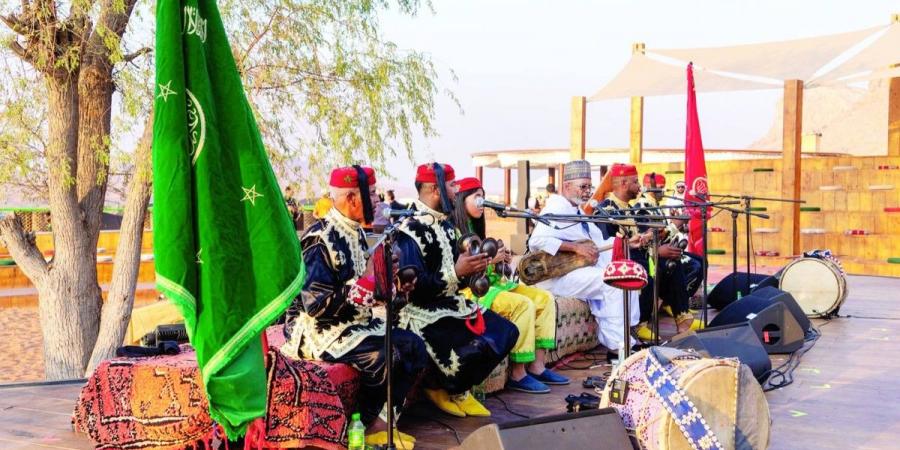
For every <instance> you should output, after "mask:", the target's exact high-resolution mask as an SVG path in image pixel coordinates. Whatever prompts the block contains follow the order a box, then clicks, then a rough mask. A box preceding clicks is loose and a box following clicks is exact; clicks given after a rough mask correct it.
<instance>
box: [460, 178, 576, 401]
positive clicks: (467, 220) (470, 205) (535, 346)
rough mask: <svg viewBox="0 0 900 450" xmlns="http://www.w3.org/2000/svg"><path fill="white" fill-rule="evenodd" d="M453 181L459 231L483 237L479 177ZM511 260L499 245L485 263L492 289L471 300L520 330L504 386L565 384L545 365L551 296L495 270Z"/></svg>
mask: <svg viewBox="0 0 900 450" xmlns="http://www.w3.org/2000/svg"><path fill="white" fill-rule="evenodd" d="M458 186H459V192H458V193H457V194H456V210H455V211H454V222H455V223H456V226H457V228H459V230H460V232H461V233H462V234H463V235H466V234H469V233H475V234H477V235H478V237H479V238H481V239H482V240H484V239H485V238H486V236H485V226H484V225H485V224H484V206H482V205H480V204H479V203H478V201H477V200H478V199H484V189H483V188H482V186H481V181H479V180H478V179H477V178H463V179H461V180H459V184H458ZM511 262H512V254H511V253H510V252H509V248H508V247H505V246H504V247H501V248H500V250H499V251H498V252H497V256H496V257H494V260H493V261H491V262H490V265H488V278H489V279H490V280H491V288H490V290H489V291H488V293H487V294H486V295H485V296H484V297H481V298H478V299H476V301H477V302H478V304H479V305H481V307H482V308H485V309H489V310H491V311H494V312H495V313H497V314H500V315H501V316H503V317H504V318H505V319H507V320H509V321H511V322H512V323H514V324H516V328H518V329H519V339H518V340H517V341H516V345H515V346H514V347H513V349H512V353H510V355H509V359H510V361H512V373H511V374H510V377H509V380H508V381H507V383H506V388H507V389H512V390H516V391H521V392H527V393H532V394H540V393H547V392H550V388H549V387H547V385H548V384H549V385H564V384H569V379H568V378H566V377H564V376H562V375H559V374H557V373H555V372H553V371H552V370H550V369H547V368H545V364H546V354H547V350H548V349H553V348H556V301H555V300H554V299H553V295H552V294H551V293H550V292H547V291H545V290H543V289H538V288H534V287H531V286H526V285H524V284H522V283H516V282H514V281H509V280H507V279H506V278H505V277H504V276H503V275H502V274H500V273H498V272H497V270H495V269H496V268H497V266H498V265H499V264H510V263H511ZM463 293H464V294H465V295H466V297H468V298H469V299H471V298H472V291H471V290H470V289H468V288H467V289H464V290H463ZM526 365H527V366H528V367H527V369H526Z"/></svg>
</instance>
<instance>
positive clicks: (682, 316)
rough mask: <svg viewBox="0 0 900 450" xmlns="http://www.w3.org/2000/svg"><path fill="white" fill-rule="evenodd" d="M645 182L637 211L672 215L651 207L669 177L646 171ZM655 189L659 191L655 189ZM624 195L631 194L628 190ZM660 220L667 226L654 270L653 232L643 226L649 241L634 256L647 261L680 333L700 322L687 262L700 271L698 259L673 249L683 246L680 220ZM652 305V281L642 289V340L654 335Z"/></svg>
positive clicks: (693, 327) (639, 214) (667, 211)
mask: <svg viewBox="0 0 900 450" xmlns="http://www.w3.org/2000/svg"><path fill="white" fill-rule="evenodd" d="M613 183H615V181H613ZM643 185H644V187H645V188H647V189H649V190H648V191H647V192H643V193H641V194H640V195H639V196H638V197H637V198H635V199H634V200H633V201H632V205H633V206H635V207H637V208H641V209H640V210H638V211H636V212H635V214H636V215H638V216H641V215H651V214H652V215H672V213H671V211H670V210H668V209H652V208H656V207H657V206H658V205H659V202H660V200H661V199H662V192H664V190H665V187H666V178H665V177H664V176H663V175H662V174H646V175H645V176H644V182H643ZM654 189H658V190H659V191H654ZM614 192H615V191H614ZM623 195H624V196H628V195H627V194H623ZM676 212H677V210H676ZM659 223H665V224H667V225H668V226H667V227H666V228H665V229H663V230H660V231H659V239H660V246H659V264H658V265H657V266H656V267H655V273H654V272H651V271H650V267H649V266H650V260H651V259H652V258H653V253H652V252H653V248H652V246H650V245H649V242H651V239H652V237H651V236H652V234H651V233H652V232H651V231H648V230H645V229H642V228H641V227H640V226H639V228H641V231H642V232H643V233H644V235H645V236H646V238H645V239H644V240H643V242H646V243H648V245H647V246H645V247H643V248H641V249H638V250H633V252H635V253H638V255H636V256H635V257H634V259H635V260H637V261H640V262H641V264H644V263H645V262H646V266H645V268H647V270H648V274H649V276H650V277H651V278H653V279H655V280H656V282H658V283H659V286H658V293H659V298H660V299H662V301H663V304H664V305H665V308H664V310H665V311H667V312H668V313H669V314H670V315H671V316H672V317H674V318H675V324H676V327H677V330H678V332H679V333H681V332H684V331H687V330H689V329H694V330H696V329H698V328H699V326H700V324H701V322H700V321H699V320H695V319H694V315H693V314H692V313H691V312H690V296H691V294H692V293H689V292H688V289H689V283H688V279H687V271H688V267H687V266H688V265H691V273H693V274H696V273H699V272H697V271H694V270H693V269H695V267H694V265H695V264H697V263H696V261H695V260H694V259H691V258H690V257H687V258H685V255H684V254H682V252H676V251H674V250H675V249H680V247H678V246H677V245H675V244H676V240H677V239H678V238H679V236H681V233H680V230H679V229H678V226H677V224H675V223H669V222H668V221H665V220H664V221H661V222H659ZM664 255H665V256H664ZM652 308H653V285H652V284H651V283H648V284H647V286H646V287H644V289H642V290H641V323H640V325H638V329H637V336H638V338H640V339H642V340H651V339H653V332H652V328H651V327H650V326H648V324H649V322H650V320H651V319H652Z"/></svg>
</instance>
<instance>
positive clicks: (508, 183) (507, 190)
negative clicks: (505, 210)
mask: <svg viewBox="0 0 900 450" xmlns="http://www.w3.org/2000/svg"><path fill="white" fill-rule="evenodd" d="M510 199H512V169H503V204H504V205H508V204H509V201H510Z"/></svg>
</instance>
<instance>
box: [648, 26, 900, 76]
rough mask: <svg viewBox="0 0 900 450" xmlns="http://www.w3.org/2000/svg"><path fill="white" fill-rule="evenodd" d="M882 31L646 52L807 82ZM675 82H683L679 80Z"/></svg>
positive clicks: (744, 72)
mask: <svg viewBox="0 0 900 450" xmlns="http://www.w3.org/2000/svg"><path fill="white" fill-rule="evenodd" d="M884 29H885V26H879V27H874V28H867V29H865V30H859V31H851V32H847V33H839V34H831V35H827V36H818V37H812V38H803V39H793V40H788V41H778V42H765V43H760V44H746V45H735V46H728V47H707V48H689V49H647V51H648V52H652V53H654V54H657V55H662V56H667V57H670V58H675V59H678V60H682V61H685V62H688V61H692V62H694V64H695V66H696V65H699V66H702V67H704V68H706V69H709V70H717V71H723V72H731V73H736V74H744V75H753V76H760V77H767V78H772V79H776V80H795V79H796V80H809V79H811V78H812V76H813V74H815V73H816V71H818V70H819V69H821V68H822V67H823V66H825V65H826V64H827V63H829V62H831V61H832V60H834V59H835V58H837V57H838V56H839V55H840V54H842V53H844V52H845V51H847V50H849V49H850V48H851V47H853V46H854V45H856V44H858V43H860V42H862V41H863V40H864V39H866V38H867V37H869V36H872V35H873V34H875V33H877V32H879V31H881V30H884ZM895 48H896V47H895ZM682 78H683V74H682ZM697 78H698V80H697V86H698V87H701V86H702V84H701V82H700V80H699V78H700V77H699V76H698V77H697ZM679 81H682V82H683V80H681V79H679Z"/></svg>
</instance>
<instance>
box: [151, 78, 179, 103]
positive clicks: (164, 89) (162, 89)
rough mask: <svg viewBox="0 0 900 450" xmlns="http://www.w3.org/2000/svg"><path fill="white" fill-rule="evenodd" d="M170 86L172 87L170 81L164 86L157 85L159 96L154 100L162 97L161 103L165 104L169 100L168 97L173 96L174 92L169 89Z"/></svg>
mask: <svg viewBox="0 0 900 450" xmlns="http://www.w3.org/2000/svg"><path fill="white" fill-rule="evenodd" d="M171 85H172V80H169V82H168V83H166V84H162V83H158V86H159V94H156V98H160V97H162V99H163V102H166V101H168V100H169V96H170V95H175V91H173V90H172V88H171V87H170V86H171Z"/></svg>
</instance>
